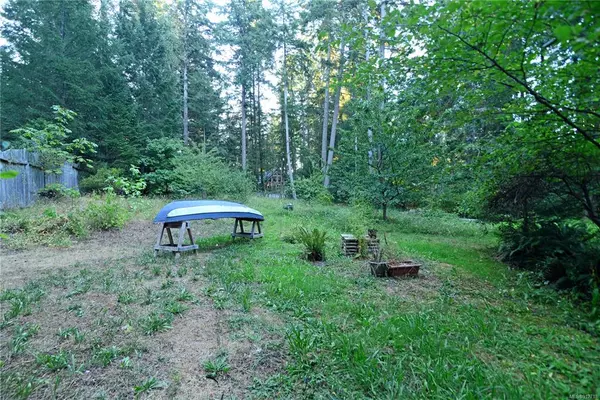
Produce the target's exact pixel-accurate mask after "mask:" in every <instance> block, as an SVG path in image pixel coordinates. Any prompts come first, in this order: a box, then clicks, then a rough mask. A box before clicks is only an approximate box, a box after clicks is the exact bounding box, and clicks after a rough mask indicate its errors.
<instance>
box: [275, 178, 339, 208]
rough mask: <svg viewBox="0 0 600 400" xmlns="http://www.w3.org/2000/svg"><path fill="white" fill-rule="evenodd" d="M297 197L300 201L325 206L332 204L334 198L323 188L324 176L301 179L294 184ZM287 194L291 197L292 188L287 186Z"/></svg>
mask: <svg viewBox="0 0 600 400" xmlns="http://www.w3.org/2000/svg"><path fill="white" fill-rule="evenodd" d="M294 186H295V188H296V196H297V197H298V198H299V199H303V200H308V201H318V202H320V203H323V204H331V203H332V202H333V196H332V195H331V193H329V191H328V190H327V188H325V187H324V186H323V175H321V174H314V175H312V176H310V177H308V178H301V179H298V180H297V181H296V182H294ZM286 194H287V195H288V196H289V195H291V188H290V187H289V186H286Z"/></svg>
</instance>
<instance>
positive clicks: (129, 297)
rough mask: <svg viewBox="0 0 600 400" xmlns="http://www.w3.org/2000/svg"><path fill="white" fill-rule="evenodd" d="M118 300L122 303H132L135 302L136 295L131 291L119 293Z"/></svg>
mask: <svg viewBox="0 0 600 400" xmlns="http://www.w3.org/2000/svg"><path fill="white" fill-rule="evenodd" d="M117 302H119V303H120V304H131V303H134V302H135V296H134V295H133V294H132V293H131V292H130V291H127V292H123V293H119V296H117Z"/></svg>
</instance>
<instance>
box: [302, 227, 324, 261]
mask: <svg viewBox="0 0 600 400" xmlns="http://www.w3.org/2000/svg"><path fill="white" fill-rule="evenodd" d="M298 238H299V240H300V243H302V244H303V245H304V249H305V251H306V259H307V260H308V261H323V260H325V239H326V238H327V232H325V231H319V230H318V229H317V228H315V229H313V230H312V231H309V230H308V229H306V228H304V227H302V228H300V229H299V230H298Z"/></svg>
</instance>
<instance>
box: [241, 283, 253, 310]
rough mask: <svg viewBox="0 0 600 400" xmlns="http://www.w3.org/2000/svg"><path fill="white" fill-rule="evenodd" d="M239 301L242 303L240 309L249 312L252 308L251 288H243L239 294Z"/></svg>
mask: <svg viewBox="0 0 600 400" xmlns="http://www.w3.org/2000/svg"><path fill="white" fill-rule="evenodd" d="M240 301H241V303H242V310H244V312H250V309H251V308H252V290H250V288H249V287H246V288H244V290H243V291H242V293H241V294H240Z"/></svg>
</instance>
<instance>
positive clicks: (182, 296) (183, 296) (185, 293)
mask: <svg viewBox="0 0 600 400" xmlns="http://www.w3.org/2000/svg"><path fill="white" fill-rule="evenodd" d="M175 300H177V301H192V300H194V295H193V294H192V293H191V292H190V291H189V290H187V289H186V288H185V287H182V288H180V289H179V291H178V292H177V296H176V297H175Z"/></svg>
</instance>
